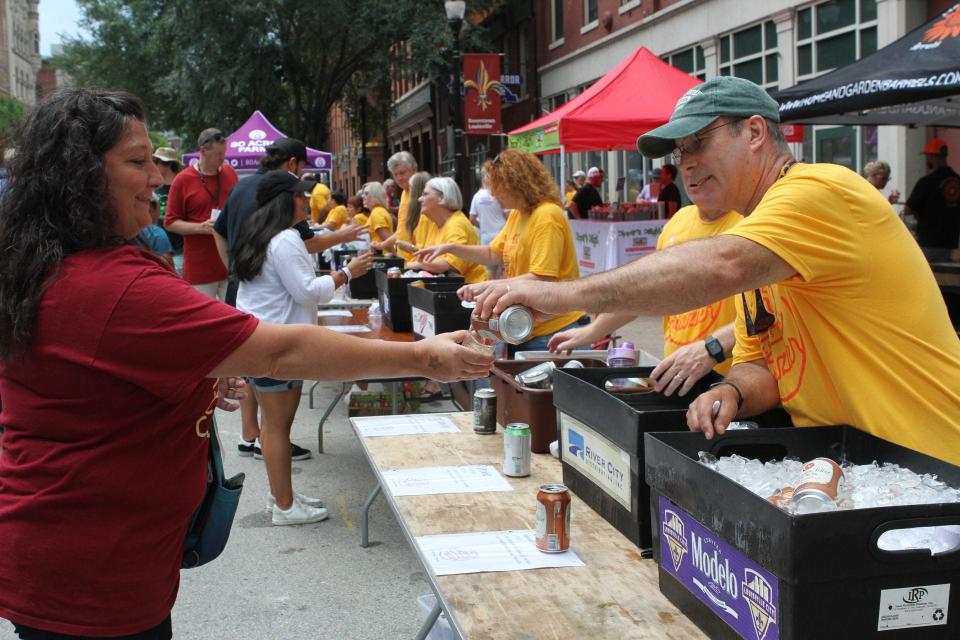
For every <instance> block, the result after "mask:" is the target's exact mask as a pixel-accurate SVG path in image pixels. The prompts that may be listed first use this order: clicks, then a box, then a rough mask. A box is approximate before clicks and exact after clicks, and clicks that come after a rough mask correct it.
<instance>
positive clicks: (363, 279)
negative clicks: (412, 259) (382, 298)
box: [350, 256, 404, 300]
mask: <svg viewBox="0 0 960 640" xmlns="http://www.w3.org/2000/svg"><path fill="white" fill-rule="evenodd" d="M403 264H404V261H403V258H394V257H393V256H375V257H374V258H373V262H372V263H371V265H370V271H368V272H366V273H365V274H363V275H362V276H360V277H359V278H354V279H353V280H351V281H350V297H351V298H356V299H358V300H366V299H369V298H376V297H377V274H376V273H375V272H376V271H386V270H387V269H389V268H390V267H399V268H401V269H403Z"/></svg>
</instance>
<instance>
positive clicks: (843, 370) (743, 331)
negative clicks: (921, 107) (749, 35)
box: [477, 76, 960, 464]
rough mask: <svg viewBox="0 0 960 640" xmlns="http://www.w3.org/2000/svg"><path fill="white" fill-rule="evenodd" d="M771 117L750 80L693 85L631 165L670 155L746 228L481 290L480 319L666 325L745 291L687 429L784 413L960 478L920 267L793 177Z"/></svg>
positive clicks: (950, 405) (862, 216) (882, 226)
mask: <svg viewBox="0 0 960 640" xmlns="http://www.w3.org/2000/svg"><path fill="white" fill-rule="evenodd" d="M779 117H780V116H779V106H778V105H777V103H776V101H774V100H773V99H772V98H770V96H769V95H768V94H767V93H766V91H764V89H763V88H762V87H759V86H757V85H755V84H753V83H752V82H750V81H748V80H744V79H742V78H735V77H731V76H722V77H718V78H713V79H712V80H709V81H707V82H706V83H704V84H701V85H698V86H696V87H694V88H693V89H691V90H690V91H688V92H687V93H686V94H684V95H683V96H682V97H681V98H680V100H678V102H677V107H676V109H675V110H674V113H673V116H672V117H671V119H670V121H669V122H668V123H667V124H666V125H664V126H662V127H659V128H658V129H655V130H653V131H651V132H650V133H647V134H644V135H643V136H641V137H640V140H639V148H640V151H641V152H642V153H644V154H645V155H646V156H648V157H657V158H660V157H663V156H665V155H668V154H671V152H672V155H673V160H674V164H675V165H676V166H678V167H679V168H680V170H681V171H682V172H683V182H684V185H685V187H686V189H687V192H688V194H690V197H691V198H692V199H694V200H695V201H696V202H700V203H701V205H702V206H704V207H710V208H714V209H733V210H736V211H741V212H743V213H744V215H745V219H744V220H743V221H742V222H741V223H740V224H738V225H737V226H736V227H734V228H733V229H731V230H729V231H727V232H726V233H723V234H721V235H719V236H717V237H715V238H710V239H706V240H699V241H693V242H687V243H684V244H682V245H679V246H677V247H673V248H670V249H666V250H664V251H658V252H656V253H655V254H653V255H651V256H648V257H646V258H643V259H641V260H636V261H634V262H632V263H630V264H627V265H625V266H623V267H621V268H619V269H615V270H613V271H608V272H605V273H601V274H597V275H595V276H590V277H588V278H584V279H582V280H580V281H577V282H572V283H564V284H563V285H562V286H560V285H557V284H555V283H542V282H538V283H535V285H534V286H531V284H528V283H525V282H522V281H514V282H511V283H510V284H511V285H512V288H511V290H509V291H508V290H507V289H506V287H505V286H503V285H496V286H494V285H491V286H489V287H488V288H487V291H485V295H484V296H482V297H481V298H480V300H479V301H478V305H477V306H478V309H479V310H480V313H481V315H489V314H490V313H496V312H499V311H500V310H502V309H503V308H504V307H505V306H507V305H510V304H518V303H519V304H526V305H527V306H530V307H533V308H535V309H537V310H539V311H541V312H547V313H556V312H558V311H563V310H565V309H571V308H581V309H582V308H587V309H590V310H600V311H606V310H616V311H621V312H624V311H629V312H633V313H647V314H650V313H675V312H679V311H684V310H687V309H692V308H695V307H699V306H702V305H703V304H706V303H707V302H710V301H711V300H717V299H720V298H723V297H727V296H730V295H733V294H739V292H745V295H744V296H743V298H742V301H743V302H744V303H745V305H744V306H745V307H746V308H745V309H744V310H743V313H742V314H741V316H742V317H741V318H738V320H737V323H736V328H737V333H738V335H737V346H736V347H735V349H734V365H733V367H732V368H731V369H730V373H729V375H728V376H727V378H726V379H725V380H724V381H723V382H720V383H718V385H717V386H715V387H714V388H712V389H710V390H709V391H707V392H705V393H703V394H702V395H701V396H700V397H698V398H697V399H696V400H695V401H694V402H693V403H692V404H691V405H690V409H689V411H688V412H687V424H688V426H689V427H690V428H691V429H693V430H695V431H703V432H704V433H705V434H706V435H707V437H712V436H713V434H714V433H723V432H724V430H725V429H726V427H727V425H728V424H729V422H730V421H731V420H732V419H733V418H734V417H735V416H738V415H743V416H749V415H754V414H757V413H760V412H762V411H766V410H768V409H771V408H772V407H774V406H775V405H776V404H777V403H779V402H782V403H783V405H784V408H786V410H787V411H788V412H790V414H791V416H792V417H793V421H794V424H796V425H797V426H807V425H814V424H842V423H846V424H850V425H853V426H854V427H857V428H859V429H862V430H863V431H866V432H868V433H871V434H873V435H875V436H877V437H880V438H883V439H885V440H889V441H892V442H894V443H896V444H899V445H902V446H905V447H908V448H910V449H914V450H916V451H919V452H921V453H925V454H927V455H930V456H933V457H936V458H940V459H941V460H945V461H947V462H950V463H952V464H960V420H958V419H957V417H958V416H960V339H958V338H957V334H956V333H955V332H954V329H953V327H952V325H951V323H950V319H949V316H948V315H947V308H946V304H945V303H944V301H943V297H942V296H941V294H940V290H939V288H938V287H937V283H936V281H935V280H934V277H933V273H932V272H931V271H930V267H929V265H928V264H927V263H926V260H925V259H924V257H923V254H922V252H921V251H920V248H919V247H918V246H917V243H916V242H915V241H914V240H913V238H912V237H911V236H910V233H909V232H908V231H907V228H906V227H905V226H904V224H903V223H902V222H901V221H900V220H899V219H898V218H897V216H896V214H895V213H894V211H893V210H892V209H891V208H890V205H889V203H888V202H887V201H886V198H884V197H883V194H881V193H880V192H879V191H877V190H876V189H875V188H874V187H873V186H872V185H870V183H868V182H867V181H866V180H864V179H863V178H862V177H860V176H859V175H857V174H856V173H854V172H853V171H850V170H849V169H846V168H844V167H841V166H837V165H828V164H819V165H805V164H796V163H795V161H794V158H793V155H792V154H791V152H790V149H789V147H788V146H787V144H786V142H785V141H784V139H783V134H782V132H781V131H780V129H779V126H778V122H779ZM717 401H719V402H720V405H719V411H718V412H716V413H715V412H714V411H713V406H714V403H715V402H717ZM825 453H826V452H825Z"/></svg>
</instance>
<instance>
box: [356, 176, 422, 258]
mask: <svg viewBox="0 0 960 640" xmlns="http://www.w3.org/2000/svg"><path fill="white" fill-rule="evenodd" d="M430 178H431V175H430V174H429V173H427V172H426V171H420V172H417V173H415V174H413V176H411V177H410V180H409V181H408V185H409V186H408V190H407V191H404V194H409V197H410V201H409V203H407V204H406V206H405V208H404V211H405V213H406V216H405V219H404V222H403V226H399V224H400V223H399V222H398V223H397V224H398V227H397V232H396V233H394V234H393V235H392V236H390V237H389V238H387V239H386V241H384V242H373V243H372V244H371V246H372V247H373V248H374V249H375V250H376V251H383V252H389V251H391V250H395V251H396V254H397V255H398V256H400V257H401V258H403V259H404V260H406V261H407V262H408V263H409V262H411V261H413V254H414V253H416V252H417V251H418V250H419V248H420V247H426V246H428V245H427V244H426V240H427V237H428V236H430V235H431V234H432V233H433V232H435V231H436V225H435V224H434V223H433V222H432V221H431V220H430V218H428V217H427V216H423V215H420V196H421V195H423V188H424V187H425V186H426V184H427V181H428V180H430Z"/></svg>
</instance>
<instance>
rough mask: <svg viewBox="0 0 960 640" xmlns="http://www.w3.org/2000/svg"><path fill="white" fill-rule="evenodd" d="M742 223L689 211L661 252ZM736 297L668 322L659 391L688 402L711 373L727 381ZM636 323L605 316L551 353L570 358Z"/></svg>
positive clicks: (558, 340) (657, 374) (561, 339)
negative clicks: (688, 396)
mask: <svg viewBox="0 0 960 640" xmlns="http://www.w3.org/2000/svg"><path fill="white" fill-rule="evenodd" d="M741 220H743V216H741V215H740V214H739V213H737V212H736V211H727V212H720V211H718V212H712V211H709V210H706V209H700V208H698V207H697V206H696V205H690V206H688V207H684V208H683V209H680V211H678V212H677V213H676V215H675V216H673V217H672V218H670V221H669V222H667V224H665V225H664V226H663V231H661V232H660V237H659V238H657V250H658V251H659V250H661V249H666V248H667V247H672V246H675V245H678V244H681V243H683V242H688V241H690V240H699V239H701V238H712V237H714V236H717V235H719V234H721V233H723V232H725V231H727V230H728V229H732V228H733V227H734V225H736V224H737V223H738V222H740V221H741ZM736 317H737V309H736V296H731V297H729V298H724V299H722V300H718V301H716V302H711V303H710V304H708V305H706V306H704V307H699V308H697V309H694V310H692V311H687V312H686V313H676V314H667V315H665V316H664V317H663V354H664V358H663V361H661V362H660V364H659V365H657V366H656V367H655V368H654V370H653V372H652V373H651V374H650V375H651V377H652V378H653V379H655V380H656V381H657V385H656V390H657V391H662V392H663V393H664V394H666V395H671V394H673V393H674V391H676V392H677V395H680V396H684V395H686V394H687V393H688V392H689V391H690V389H692V388H693V385H694V384H696V382H697V381H698V380H699V379H700V378H702V377H703V376H705V375H707V373H709V372H710V371H711V370H713V371H716V372H717V373H719V374H721V375H726V374H727V372H728V371H730V367H731V366H732V365H733V360H732V359H731V356H732V355H733V345H734V343H735V342H736V336H735V334H734V327H733V321H734V319H735V318H736ZM635 318H636V316H635V315H633V314H622V313H604V314H601V315H600V317H598V318H597V319H596V320H595V321H594V322H591V323H590V324H588V325H587V326H585V327H578V328H576V329H571V330H569V331H561V332H560V333H556V334H554V336H553V338H551V339H550V345H549V347H550V351H554V352H565V351H566V352H569V351H570V350H571V349H574V348H575V347H579V346H582V345H589V344H593V343H594V342H596V341H598V340H600V339H601V338H603V337H604V336H606V335H608V334H610V333H612V332H613V331H616V330H617V329H619V328H620V327H622V326H623V325H625V324H627V323H628V322H630V321H632V320H634V319H635Z"/></svg>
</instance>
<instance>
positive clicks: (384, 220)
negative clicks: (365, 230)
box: [363, 182, 393, 242]
mask: <svg viewBox="0 0 960 640" xmlns="http://www.w3.org/2000/svg"><path fill="white" fill-rule="evenodd" d="M363 206H364V207H366V208H367V209H369V210H370V215H369V217H368V220H367V224H369V225H370V240H371V241H372V242H383V241H385V240H386V239H387V238H389V237H390V236H392V235H393V216H392V215H390V212H389V211H387V192H386V190H385V189H384V188H383V185H382V184H381V183H379V182H368V183H367V184H365V185H363Z"/></svg>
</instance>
